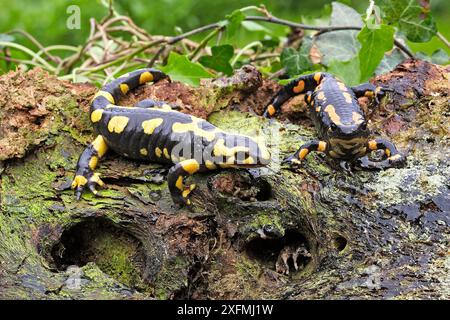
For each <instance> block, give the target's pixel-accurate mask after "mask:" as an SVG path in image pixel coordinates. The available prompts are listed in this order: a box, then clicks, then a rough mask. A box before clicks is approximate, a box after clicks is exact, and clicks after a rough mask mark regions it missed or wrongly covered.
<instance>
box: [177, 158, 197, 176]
mask: <svg viewBox="0 0 450 320" xmlns="http://www.w3.org/2000/svg"><path fill="white" fill-rule="evenodd" d="M180 164H181V166H182V167H183V170H184V171H186V172H187V173H189V174H194V173H195V172H197V171H198V169H200V165H199V163H198V162H197V160H195V159H189V160H185V161H183V162H180Z"/></svg>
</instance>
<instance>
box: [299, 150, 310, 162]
mask: <svg viewBox="0 0 450 320" xmlns="http://www.w3.org/2000/svg"><path fill="white" fill-rule="evenodd" d="M308 153H309V150H308V149H306V148H304V149H301V150H300V152H299V154H298V158H299V159H300V160H303V159H305V157H306V156H307V155H308Z"/></svg>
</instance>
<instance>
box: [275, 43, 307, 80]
mask: <svg viewBox="0 0 450 320" xmlns="http://www.w3.org/2000/svg"><path fill="white" fill-rule="evenodd" d="M280 60H281V65H282V66H283V67H284V68H285V69H286V72H287V73H288V74H289V75H295V74H300V73H302V72H304V71H305V70H309V69H311V67H312V63H311V61H310V60H309V58H308V56H307V55H305V54H303V53H300V52H299V51H297V50H295V49H293V48H285V49H284V50H283V52H281V56H280Z"/></svg>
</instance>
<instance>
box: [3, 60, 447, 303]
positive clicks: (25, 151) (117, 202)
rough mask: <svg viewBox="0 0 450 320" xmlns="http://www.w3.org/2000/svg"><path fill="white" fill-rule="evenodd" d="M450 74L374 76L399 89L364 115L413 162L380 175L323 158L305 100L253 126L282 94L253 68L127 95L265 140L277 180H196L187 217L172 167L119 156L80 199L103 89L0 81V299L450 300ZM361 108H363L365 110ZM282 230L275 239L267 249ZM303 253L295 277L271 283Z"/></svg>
mask: <svg viewBox="0 0 450 320" xmlns="http://www.w3.org/2000/svg"><path fill="white" fill-rule="evenodd" d="M449 79H450V78H449V70H448V69H445V68H442V67H439V66H436V65H432V64H429V63H426V62H422V61H412V60H411V61H406V62H405V63H403V64H402V65H399V66H398V67H397V68H396V69H395V70H394V71H393V72H391V73H389V74H385V75H383V76H380V77H378V78H376V79H374V82H376V83H379V84H380V83H382V84H383V85H384V86H390V87H392V88H393V89H394V90H395V92H394V93H393V94H390V95H389V96H388V97H387V98H385V99H384V100H383V101H382V104H381V106H380V107H379V108H376V109H373V110H372V109H368V110H367V114H368V118H369V119H370V120H371V122H370V125H369V126H370V127H371V129H372V131H373V134H374V136H385V137H388V138H389V139H391V140H392V141H394V142H395V143H396V144H397V145H398V147H399V148H400V149H401V150H403V151H407V152H408V161H407V165H406V166H405V167H403V168H400V169H389V170H386V171H382V172H372V171H354V172H353V174H351V175H349V174H348V173H344V172H342V171H341V170H339V169H337V168H336V166H335V164H333V163H330V162H329V161H328V160H327V159H325V157H323V156H322V155H320V154H311V155H309V156H308V157H307V159H306V161H304V164H303V166H302V168H301V169H300V170H298V172H292V171H290V170H287V168H284V167H280V165H279V163H280V159H281V158H283V157H284V156H285V155H287V154H289V153H292V152H294V151H295V150H296V149H297V148H298V147H299V145H300V144H301V143H302V142H304V141H307V140H309V139H311V138H313V137H314V136H315V131H314V128H313V127H311V124H310V122H309V120H308V119H307V118H306V117H305V112H304V110H303V109H304V108H303V102H302V101H301V98H298V99H293V100H292V101H291V102H289V103H288V104H287V105H286V106H285V107H284V111H285V113H284V115H283V116H282V117H281V118H280V119H279V120H273V121H267V120H265V119H262V118H261V117H259V116H257V114H261V113H262V108H263V106H264V105H266V104H267V102H268V101H269V99H270V97H271V96H272V95H273V93H274V92H275V90H276V89H277V87H278V85H276V84H275V83H273V82H271V81H266V80H264V81H263V80H262V79H261V76H260V74H259V73H258V72H257V71H256V70H255V69H254V68H252V67H245V68H243V69H241V70H240V71H238V72H237V73H236V74H235V75H234V77H232V78H225V79H220V80H216V81H211V82H204V83H203V84H202V86H200V87H199V88H190V87H187V86H185V85H183V84H180V83H169V82H162V83H159V84H157V85H154V86H146V87H143V88H140V89H138V90H136V91H135V92H133V93H131V94H129V97H127V100H125V101H123V102H122V103H123V104H131V103H133V102H135V101H137V100H141V99H144V98H149V97H152V98H157V99H165V100H168V101H169V102H173V103H177V104H179V105H180V106H181V107H182V110H183V112H188V113H191V114H195V115H197V116H201V117H203V118H207V119H208V120H209V121H211V122H212V123H214V124H215V125H217V126H218V127H220V128H222V129H224V130H231V131H237V132H241V133H247V134H261V135H263V136H265V138H266V140H267V143H268V145H269V147H270V149H271V152H272V156H273V162H272V164H271V165H270V167H269V168H262V169H251V170H227V171H215V172H211V173H206V174H197V175H195V176H193V177H192V178H190V179H192V180H193V181H195V183H196V184H197V186H198V189H196V190H195V191H194V193H193V199H192V200H193V203H194V207H193V210H188V209H176V208H174V207H173V205H172V201H171V198H170V195H169V193H168V190H167V184H166V181H165V175H166V172H167V168H166V167H163V166H161V165H158V164H144V163H137V162H134V161H130V160H126V159H123V158H120V157H118V156H115V155H113V154H110V155H109V156H108V157H107V159H106V160H105V161H103V162H102V163H101V165H100V171H99V172H100V174H101V176H102V177H103V179H104V180H105V182H106V183H107V185H108V187H107V189H104V190H102V192H101V196H100V197H94V196H92V195H91V194H89V193H87V194H85V195H84V196H83V197H82V199H81V200H80V201H78V202H77V201H75V197H74V194H73V192H72V191H71V190H69V189H68V187H69V184H70V180H71V178H72V176H73V172H74V169H75V165H76V161H77V158H78V156H79V154H80V153H81V151H82V150H83V148H84V146H85V145H86V144H87V143H88V142H89V141H90V140H91V139H92V131H91V127H90V124H89V119H88V115H87V108H88V104H89V100H90V98H91V97H92V95H93V94H94V93H95V91H96V88H94V87H93V86H90V85H80V84H71V83H69V82H62V81H59V80H57V79H56V78H54V77H51V76H48V75H46V74H45V73H44V72H42V71H41V70H39V69H35V70H32V71H30V72H27V73H21V72H11V73H9V74H6V75H3V76H2V77H0V89H1V90H0V133H1V135H2V136H0V141H1V143H2V144H1V146H0V206H1V207H0V208H1V212H0V298H3V299H6V298H12V299H151V298H158V299H168V298H194V299H195V298H198V299H201V298H213V299H215V298H232V299H234V298H240V299H255V298H275V299H286V298H293V299H311V298H314V299H320V298H331V299H346V298H396V299H410V298H449V297H450V278H449V274H450V273H449V272H450V258H449V255H448V248H449V240H450V235H449V232H448V230H449V229H448V225H449V223H450V215H449V213H450V196H449V181H450V179H449V178H450V174H449V173H450V166H449V165H450V164H449V153H450V151H449V134H450V128H449V125H448V124H449V115H450V114H449V109H448V97H449ZM360 102H361V104H363V105H365V106H366V105H367V101H364V99H362V100H361V101H360ZM261 230H270V231H271V234H272V235H273V236H272V238H270V239H262V238H261ZM300 242H301V243H304V244H305V245H306V247H307V248H308V250H309V252H310V253H311V257H310V258H307V259H304V261H303V265H302V267H301V268H300V270H299V271H298V272H292V270H291V272H290V274H289V275H282V274H279V273H277V272H276V271H275V262H276V260H277V255H278V253H279V252H280V250H281V249H282V248H283V247H284V246H286V245H290V244H292V243H297V244H298V243H300Z"/></svg>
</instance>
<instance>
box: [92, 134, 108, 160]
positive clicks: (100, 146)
mask: <svg viewBox="0 0 450 320" xmlns="http://www.w3.org/2000/svg"><path fill="white" fill-rule="evenodd" d="M92 146H93V147H94V150H95V151H97V154H98V156H99V157H100V158H101V157H103V155H104V154H105V153H106V151H108V145H107V144H106V142H105V139H104V138H103V137H102V136H97V138H95V140H94V142H92Z"/></svg>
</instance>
